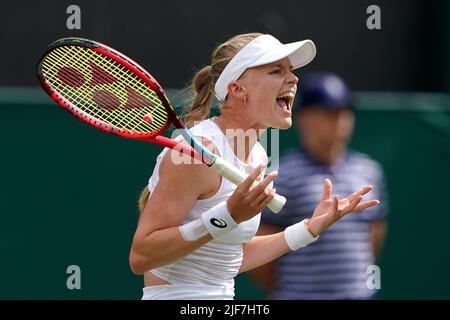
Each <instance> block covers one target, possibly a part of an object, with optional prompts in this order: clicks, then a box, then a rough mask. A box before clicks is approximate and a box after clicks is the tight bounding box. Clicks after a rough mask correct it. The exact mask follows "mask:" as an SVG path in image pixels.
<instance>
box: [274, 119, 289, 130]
mask: <svg viewBox="0 0 450 320" xmlns="http://www.w3.org/2000/svg"><path fill="white" fill-rule="evenodd" d="M290 127H292V119H291V118H287V119H284V120H283V121H279V122H277V123H276V124H275V125H273V126H272V128H276V129H280V130H287V129H289V128H290Z"/></svg>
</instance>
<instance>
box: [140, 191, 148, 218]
mask: <svg viewBox="0 0 450 320" xmlns="http://www.w3.org/2000/svg"><path fill="white" fill-rule="evenodd" d="M149 196H150V191H148V187H147V186H145V188H144V189H143V190H142V192H141V195H140V196H139V200H138V208H139V214H142V212H143V211H144V209H145V206H146V205H147V201H148V197H149Z"/></svg>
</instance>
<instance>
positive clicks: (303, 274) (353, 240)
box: [251, 73, 388, 300]
mask: <svg viewBox="0 0 450 320" xmlns="http://www.w3.org/2000/svg"><path fill="white" fill-rule="evenodd" d="M354 118H355V117H354V113H353V112H352V110H351V93H350V90H349V88H348V87H347V85H346V83H345V82H344V81H343V80H342V79H341V78H340V77H338V76H337V75H335V74H331V73H313V74H310V75H308V76H306V77H305V78H304V80H303V81H302V80H300V83H299V97H297V108H296V115H295V121H296V124H297V129H298V132H299V137H300V145H299V146H298V147H297V148H295V149H294V150H291V151H290V152H288V153H287V154H286V155H285V156H283V157H282V158H281V159H280V168H279V174H278V178H277V180H275V182H274V186H275V188H276V189H277V191H278V192H279V194H282V195H284V196H285V197H286V198H287V202H286V205H285V207H284V208H283V209H282V211H280V213H278V214H276V215H275V214H273V213H271V212H268V211H267V210H265V211H263V215H262V220H261V225H260V228H259V231H258V234H259V235H266V234H272V233H276V232H279V231H280V230H284V228H286V227H287V226H289V225H291V224H292V223H295V222H296V221H300V220H302V219H304V218H306V217H309V216H310V215H311V213H312V212H313V211H314V206H315V204H316V203H317V202H318V201H320V199H321V197H322V185H323V181H324V179H326V178H329V179H330V180H331V181H332V182H333V192H335V193H336V194H338V195H345V194H347V193H349V192H351V191H352V190H355V189H358V188H360V187H361V186H364V185H366V184H370V185H373V187H374V188H373V192H372V195H371V196H372V197H374V198H376V199H380V201H381V204H380V205H379V206H375V207H372V208H370V209H368V210H367V213H365V214H357V215H349V216H347V217H345V218H343V219H342V221H341V222H340V223H339V224H336V225H334V226H332V227H331V228H330V229H329V230H328V232H327V233H325V234H323V235H322V236H321V239H320V241H317V242H315V243H313V244H311V245H309V246H308V247H305V248H303V250H298V251H292V252H289V253H288V254H286V255H284V256H282V257H280V258H278V259H277V260H274V261H272V262H271V263H268V264H266V265H264V266H262V267H260V268H258V269H255V270H254V271H252V274H251V275H252V277H253V279H254V280H256V282H258V283H259V284H260V285H262V286H263V287H264V288H265V289H266V290H268V292H269V298H272V299H295V300H303V299H319V300H324V299H372V298H374V297H375V294H376V291H377V290H376V289H370V288H369V286H368V284H367V280H368V278H369V277H370V275H371V274H372V273H370V272H369V271H368V267H369V266H370V265H373V264H375V263H376V261H377V258H378V257H379V256H380V253H381V249H382V247H383V242H384V240H385V235H386V230H387V223H386V221H385V215H386V213H387V207H388V206H387V202H386V200H387V199H386V198H387V197H386V192H385V185H384V178H383V173H382V168H381V166H380V164H378V163H377V162H376V161H374V160H373V159H371V158H370V157H369V156H368V155H366V154H363V153H359V152H355V151H350V150H348V143H349V141H350V138H351V135H352V132H353V126H354Z"/></svg>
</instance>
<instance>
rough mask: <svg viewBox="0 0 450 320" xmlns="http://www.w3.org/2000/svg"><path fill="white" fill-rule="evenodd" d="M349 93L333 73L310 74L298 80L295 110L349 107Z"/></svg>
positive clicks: (344, 84)
mask: <svg viewBox="0 0 450 320" xmlns="http://www.w3.org/2000/svg"><path fill="white" fill-rule="evenodd" d="M350 104H351V92H350V89H349V88H348V87H347V84H346V83H345V82H344V80H342V79H341V78H340V77H339V76H337V75H336V74H333V73H311V74H308V75H306V76H305V77H304V78H300V82H299V88H298V92H297V98H296V107H297V110H301V109H305V108H307V107H312V106H314V107H320V108H323V109H325V110H336V109H339V108H343V107H350Z"/></svg>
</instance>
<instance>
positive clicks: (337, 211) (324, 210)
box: [308, 179, 380, 235]
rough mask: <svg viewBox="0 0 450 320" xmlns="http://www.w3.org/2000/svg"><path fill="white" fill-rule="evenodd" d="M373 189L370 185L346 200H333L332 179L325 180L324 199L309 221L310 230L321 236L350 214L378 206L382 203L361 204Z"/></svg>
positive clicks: (368, 202)
mask: <svg viewBox="0 0 450 320" xmlns="http://www.w3.org/2000/svg"><path fill="white" fill-rule="evenodd" d="M372 189H373V187H372V186H370V185H368V186H365V187H363V188H361V189H360V190H358V191H356V192H353V193H352V194H351V195H349V196H348V197H346V198H344V199H339V198H338V197H337V196H335V197H334V199H332V198H331V195H332V191H333V185H332V183H331V181H330V179H325V182H324V185H323V195H322V199H321V200H320V202H319V204H318V205H317V207H316V209H315V210H314V213H313V215H312V217H311V219H310V220H309V221H308V228H309V229H310V230H311V232H312V233H314V234H315V235H320V234H321V233H322V232H324V231H325V230H326V229H328V228H329V227H330V226H332V225H333V224H335V223H336V222H337V221H339V220H340V219H342V218H343V217H344V216H345V215H347V214H349V213H350V212H353V211H355V212H360V211H363V210H365V209H367V208H370V207H373V206H375V205H378V204H379V203H380V201H379V200H369V201H365V202H361V200H362V198H363V196H364V195H365V194H367V193H369V192H370V191H371V190H372Z"/></svg>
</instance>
